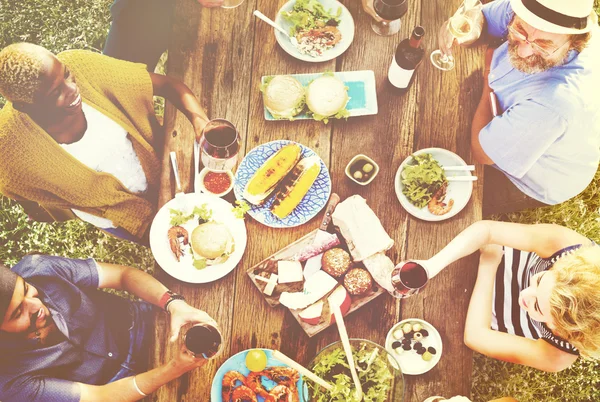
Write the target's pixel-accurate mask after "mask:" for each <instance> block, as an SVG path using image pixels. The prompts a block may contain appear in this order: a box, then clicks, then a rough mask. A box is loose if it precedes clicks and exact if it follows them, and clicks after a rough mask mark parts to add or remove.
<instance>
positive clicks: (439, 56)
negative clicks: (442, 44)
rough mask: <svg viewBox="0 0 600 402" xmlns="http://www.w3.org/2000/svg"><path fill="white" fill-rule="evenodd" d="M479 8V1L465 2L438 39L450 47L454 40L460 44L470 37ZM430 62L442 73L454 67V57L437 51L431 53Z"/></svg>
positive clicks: (469, 0) (466, 0)
mask: <svg viewBox="0 0 600 402" xmlns="http://www.w3.org/2000/svg"><path fill="white" fill-rule="evenodd" d="M481 7H482V5H481V1H479V0H465V1H464V2H463V3H462V4H461V6H460V7H459V8H458V10H456V12H455V13H454V15H453V16H452V17H450V19H449V20H448V21H447V23H446V24H445V27H443V28H442V33H441V34H440V37H441V38H442V39H443V40H444V41H447V42H448V43H449V46H451V45H452V43H454V41H455V40H456V41H458V42H461V41H462V40H464V39H465V38H467V37H469V36H471V35H472V33H473V31H474V30H475V20H474V16H475V15H476V13H477V12H478V11H479V10H480V9H481ZM442 39H440V41H441V40H442ZM431 62H432V63H433V65H434V66H435V67H437V68H439V69H440V70H442V71H450V70H452V69H453V68H454V66H455V61H454V57H453V56H452V55H448V54H445V53H443V52H442V51H441V50H439V49H438V50H435V51H433V52H432V53H431Z"/></svg>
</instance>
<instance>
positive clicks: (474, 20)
mask: <svg viewBox="0 0 600 402" xmlns="http://www.w3.org/2000/svg"><path fill="white" fill-rule="evenodd" d="M457 14H458V11H457ZM464 15H465V17H467V18H468V19H469V21H471V31H470V32H469V33H468V34H467V35H465V36H463V37H462V38H460V39H456V38H455V37H454V35H452V34H451V33H450V30H449V29H448V24H450V22H451V20H452V18H454V17H456V14H455V15H454V16H453V17H452V18H450V19H448V20H447V21H445V22H444V23H443V24H442V26H441V27H440V30H439V31H438V44H439V48H440V51H441V52H442V54H444V55H447V56H451V55H452V45H454V42H456V43H458V44H459V45H461V46H469V45H472V44H473V43H475V42H477V40H479V38H480V37H481V32H482V31H483V25H484V22H485V17H484V15H483V12H482V11H481V6H476V7H473V8H471V9H469V10H467V11H465V12H464Z"/></svg>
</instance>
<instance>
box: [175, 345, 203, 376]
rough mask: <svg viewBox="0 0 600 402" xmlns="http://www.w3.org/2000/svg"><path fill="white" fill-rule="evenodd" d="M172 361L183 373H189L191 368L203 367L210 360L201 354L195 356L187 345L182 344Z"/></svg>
mask: <svg viewBox="0 0 600 402" xmlns="http://www.w3.org/2000/svg"><path fill="white" fill-rule="evenodd" d="M172 361H173V364H174V365H175V367H177V370H178V371H179V372H181V373H187V372H188V371H190V370H193V369H195V368H198V367H202V366H204V365H205V364H206V363H207V362H208V360H207V359H205V358H203V357H201V356H200V357H198V356H194V354H193V353H192V352H190V351H189V350H187V348H186V347H185V345H181V348H180V349H179V352H178V353H177V355H176V356H175V357H174V358H173V360H172Z"/></svg>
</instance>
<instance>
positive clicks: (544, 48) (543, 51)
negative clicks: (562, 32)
mask: <svg viewBox="0 0 600 402" xmlns="http://www.w3.org/2000/svg"><path fill="white" fill-rule="evenodd" d="M508 31H509V32H510V34H511V35H513V36H514V37H515V38H516V39H517V40H519V41H521V42H526V43H527V44H528V45H529V46H531V49H533V51H534V52H535V53H538V54H540V55H541V56H543V57H550V56H552V55H553V54H554V53H556V52H557V51H558V50H559V49H560V48H562V47H563V46H564V45H566V44H567V43H569V41H570V39H568V40H567V41H566V42H565V43H563V44H562V45H560V46H558V47H556V46H552V45H538V44H537V43H535V41H533V42H531V41H529V39H528V38H527V36H526V35H525V34H524V33H522V32H520V31H519V30H517V28H515V27H513V26H512V25H509V26H508Z"/></svg>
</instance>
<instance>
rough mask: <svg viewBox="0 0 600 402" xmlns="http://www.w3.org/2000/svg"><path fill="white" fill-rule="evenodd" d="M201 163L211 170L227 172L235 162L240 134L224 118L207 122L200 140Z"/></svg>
mask: <svg viewBox="0 0 600 402" xmlns="http://www.w3.org/2000/svg"><path fill="white" fill-rule="evenodd" d="M200 149H201V151H202V152H201V160H202V164H203V165H204V167H205V168H207V169H208V170H211V171H213V172H228V171H230V170H232V169H233V168H234V167H235V165H236V163H237V154H238V151H239V149H240V136H239V133H238V131H237V129H236V128H235V126H234V125H233V124H232V123H231V122H229V121H227V120H225V119H215V120H211V121H209V122H208V124H207V125H206V126H205V127H204V130H202V139H201V140H200Z"/></svg>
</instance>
